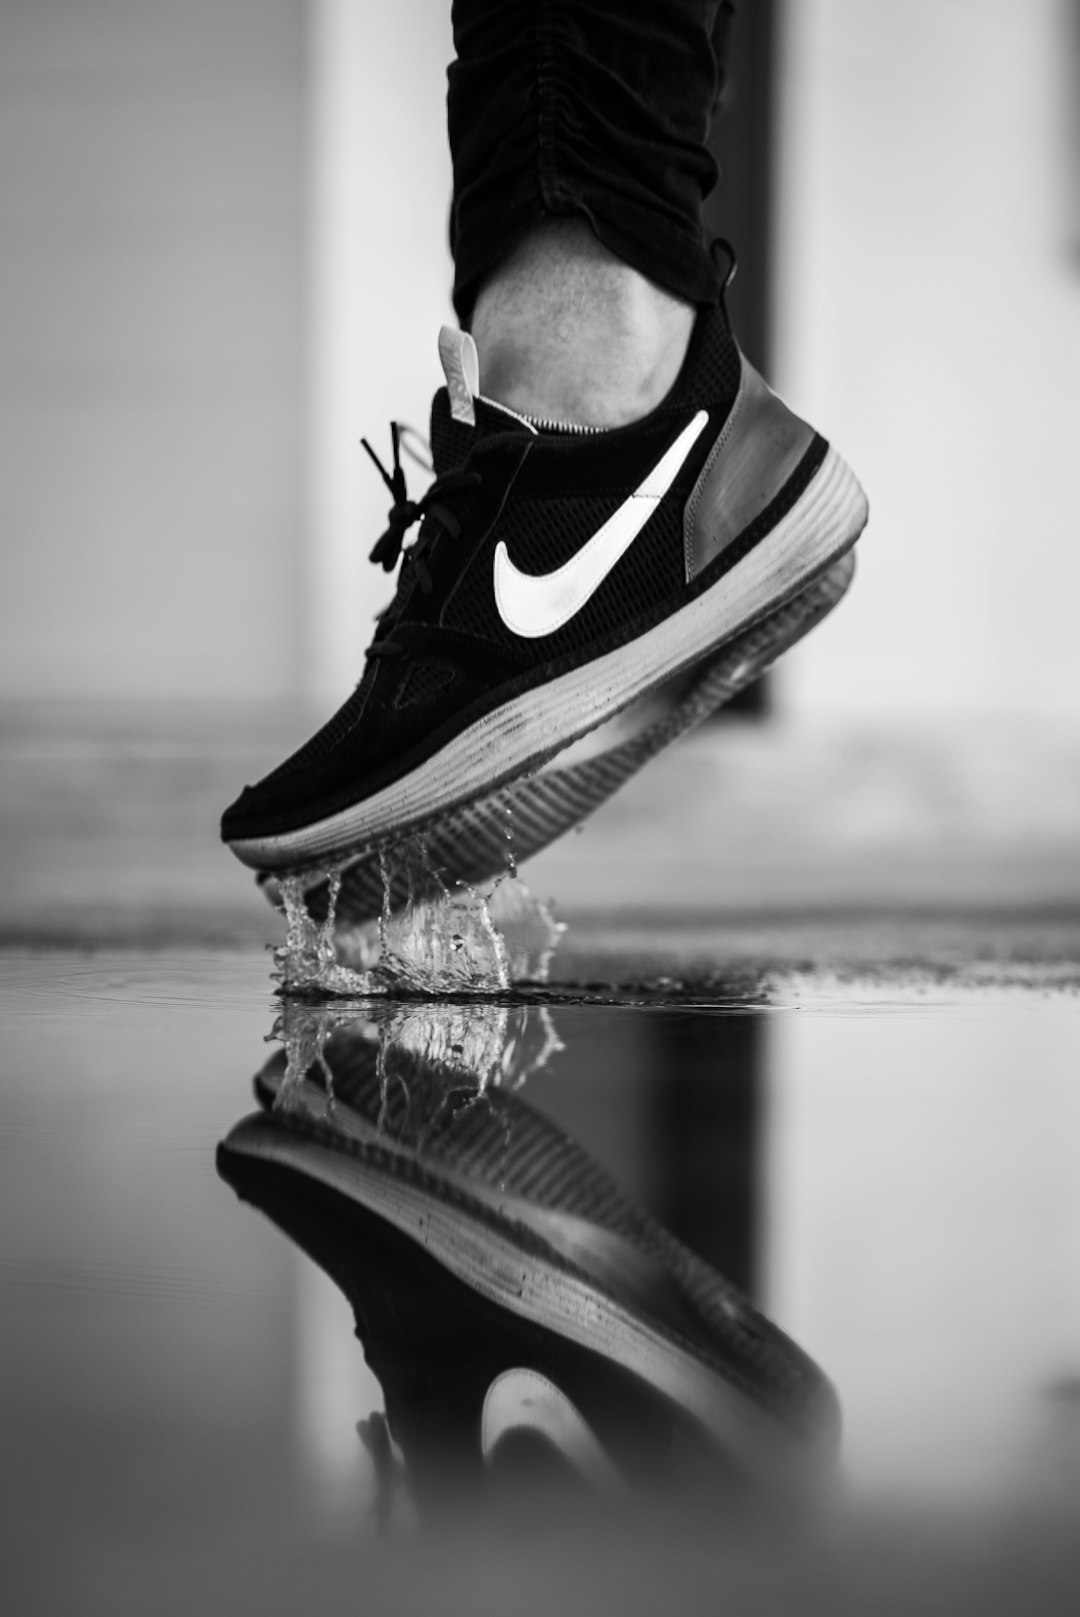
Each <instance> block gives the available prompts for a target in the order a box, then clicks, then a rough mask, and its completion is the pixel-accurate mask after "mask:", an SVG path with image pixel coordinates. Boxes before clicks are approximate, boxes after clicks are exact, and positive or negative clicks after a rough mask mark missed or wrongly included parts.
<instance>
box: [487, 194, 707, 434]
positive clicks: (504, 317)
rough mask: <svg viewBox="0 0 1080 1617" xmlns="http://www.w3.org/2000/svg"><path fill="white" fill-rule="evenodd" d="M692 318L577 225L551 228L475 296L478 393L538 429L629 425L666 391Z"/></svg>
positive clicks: (522, 247)
mask: <svg viewBox="0 0 1080 1617" xmlns="http://www.w3.org/2000/svg"><path fill="white" fill-rule="evenodd" d="M695 314H696V310H695V308H694V305H693V304H690V303H684V302H682V300H681V299H679V298H677V297H675V296H673V295H672V294H671V293H670V292H665V291H664V290H663V289H662V288H661V287H659V286H657V285H655V283H654V282H652V281H649V280H647V279H646V278H645V276H644V275H641V274H640V273H639V272H638V271H637V270H635V269H632V268H631V267H630V265H629V264H625V263H623V261H622V259H620V258H616V256H615V254H614V253H611V252H609V251H608V249H607V248H606V247H604V246H602V245H601V244H600V242H599V241H597V239H596V237H595V236H594V235H593V234H592V231H591V230H590V229H589V227H588V225H587V224H586V223H585V222H584V221H583V220H582V221H578V220H576V219H552V220H548V221H547V222H546V223H545V224H543V225H540V226H538V228H537V229H536V230H534V231H533V232H532V233H531V234H530V235H528V236H527V237H526V238H525V239H524V241H522V242H520V243H519V245H518V246H517V248H516V249H515V250H514V252H513V253H512V254H511V256H510V257H509V258H508V259H507V260H506V261H505V262H504V263H502V264H500V265H499V266H498V268H497V269H496V270H495V271H494V272H493V273H492V275H491V277H490V278H489V279H488V280H487V281H486V282H485V283H484V286H483V287H482V288H481V291H480V294H479V296H478V297H477V300H476V307H475V309H474V311H473V317H472V334H473V338H474V340H475V342H476V347H477V351H478V353H479V356H480V387H481V390H482V391H483V393H485V394H486V395H487V397H488V398H491V399H497V400H498V401H499V403H500V404H506V405H509V406H510V408H511V409H513V410H518V411H520V412H521V413H522V414H523V415H530V416H534V417H536V418H538V419H540V420H544V421H565V422H568V423H574V424H575V425H578V426H585V427H621V426H625V425H626V424H627V423H628V422H631V421H637V420H639V419H640V418H641V417H642V416H644V415H647V414H648V412H649V411H650V410H652V409H654V408H655V407H656V405H658V404H659V403H660V402H661V400H662V399H663V398H664V397H665V395H666V394H667V393H668V392H669V391H670V389H671V387H672V385H673V384H674V382H675V378H676V377H677V376H678V373H679V370H680V368H681V366H682V362H683V360H684V359H685V357H686V349H687V345H688V344H689V341H690V333H691V331H692V330H693V325H694V319H695Z"/></svg>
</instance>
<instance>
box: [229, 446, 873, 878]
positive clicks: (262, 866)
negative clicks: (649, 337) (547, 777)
mask: <svg viewBox="0 0 1080 1617" xmlns="http://www.w3.org/2000/svg"><path fill="white" fill-rule="evenodd" d="M866 514H867V505H866V496H865V495H864V494H863V491H862V489H861V488H860V487H859V483H858V480H857V479H856V477H855V474H854V473H853V472H852V470H851V468H850V467H849V466H848V465H847V463H846V462H845V461H844V460H843V459H842V458H841V456H840V455H838V454H837V452H836V450H835V449H832V448H830V449H829V450H828V451H827V453H826V455H825V459H824V460H823V461H822V464H821V466H820V468H819V469H818V471H817V473H816V475H815V476H814V478H813V480H812V481H811V483H810V485H809V487H808V488H807V489H806V490H805V492H804V493H803V494H802V495H801V496H800V498H799V499H798V500H797V501H796V503H795V505H794V506H793V507H792V508H791V510H790V511H789V512H788V513H787V515H786V516H784V517H782V518H781V520H780V521H779V522H778V523H777V525H776V527H775V528H774V529H773V530H772V532H771V533H769V534H767V535H766V537H765V538H764V539H762V541H761V542H760V544H758V545H755V547H754V549H753V550H751V551H750V552H749V554H748V555H746V556H744V557H743V559H742V561H740V562H739V563H737V565H736V566H735V567H733V568H732V569H731V571H730V572H729V573H725V574H724V576H723V577H722V578H720V579H719V580H718V581H717V582H716V583H715V584H714V585H713V586H712V588H711V589H709V590H707V591H706V592H705V593H704V594H703V595H699V596H698V597H697V599H696V600H693V601H691V602H690V603H689V604H688V605H687V606H684V607H682V608H681V609H680V610H679V611H678V612H673V613H672V614H671V616H670V617H668V618H665V619H664V621H663V622H662V623H658V624H657V625H656V626H655V628H653V629H650V630H649V631H648V632H647V633H646V634H643V635H640V636H639V637H638V638H637V639H636V640H631V641H629V642H628V643H627V644H626V645H625V646H619V647H618V648H617V649H616V650H615V651H610V652H608V653H607V654H606V655H605V656H603V657H598V658H596V659H595V661H593V662H588V663H583V664H582V665H581V667H579V668H575V669H573V670H572V671H571V672H570V673H568V674H563V675H562V676H561V677H560V678H559V679H554V680H551V681H549V683H547V684H546V685H541V686H538V687H536V688H535V689H533V690H530V691H526V692H525V694H524V695H522V696H519V697H515V698H514V700H513V701H512V702H507V703H505V704H504V706H502V707H499V708H496V709H495V710H494V711H493V712H491V713H488V714H486V715H485V717H484V718H482V719H478V720H477V722H476V723H475V724H473V725H470V727H469V728H468V729H467V730H463V731H462V732H461V734H460V735H457V736H455V737H454V738H453V740H452V741H448V742H447V744H446V746H445V747H443V748H442V749H441V750H440V751H439V752H437V753H434V754H433V755H432V756H431V757H430V758H428V759H426V760H425V761H424V762H423V763H422V764H419V765H418V766H417V768H416V769H414V770H412V771H411V773H410V774H408V775H406V776H404V777H403V778H402V779H401V780H397V781H394V782H393V783H392V784H391V785H389V786H386V787H384V788H383V789H382V791H380V792H376V793H374V794H373V795H372V796H371V797H368V798H365V799H364V800H363V802H360V803H355V804H353V805H352V806H351V807H349V808H345V809H341V810H339V812H338V813H336V814H332V815H330V816H328V818H326V819H325V820H319V821H317V822H316V823H315V824H313V825H306V826H303V827H301V828H300V829H299V830H296V831H284V832H281V833H280V834H278V835H276V836H267V837H245V838H241V839H240V840H238V841H235V842H230V844H229V846H230V848H231V849H232V851H233V853H235V854H236V856H237V858H238V859H240V860H242V861H243V863H244V864H246V865H250V866H252V868H253V869H256V870H281V869H288V868H289V867H290V866H294V865H299V864H303V863H305V862H307V861H310V860H313V859H318V858H321V857H325V856H327V855H333V854H340V853H344V852H346V851H347V850H351V849H354V848H358V847H362V846H364V845H365V844H370V843H372V842H376V841H378V840H379V839H380V838H381V837H385V836H386V835H388V834H389V833H391V832H393V833H400V832H402V831H404V830H406V829H407V828H408V827H410V826H413V825H418V824H420V823H422V822H423V821H425V820H428V819H430V818H431V817H432V816H433V815H435V814H438V813H439V812H441V811H445V810H446V809H447V808H449V807H451V806H456V805H458V804H460V803H464V802H467V801H468V800H469V799H470V798H472V797H475V796H477V795H478V794H480V793H481V792H489V791H491V790H493V789H494V788H495V787H496V786H498V785H500V784H501V783H502V782H504V781H506V780H511V779H513V778H514V777H515V776H517V775H519V774H521V773H523V772H524V771H525V770H526V769H528V768H529V766H530V765H532V764H533V763H535V762H536V760H537V759H539V758H543V757H545V756H547V755H549V754H550V753H551V752H552V751H554V750H556V749H558V748H560V747H563V746H566V745H567V744H568V743H569V742H571V741H574V740H576V738H577V737H578V736H581V735H585V734H586V733H587V732H588V731H589V730H592V729H593V728H594V727H595V726H596V725H598V724H603V723H604V722H605V720H607V719H610V718H611V717H612V716H613V715H614V714H616V713H618V712H619V711H620V710H621V709H622V708H624V707H625V706H626V705H627V704H628V703H629V702H632V701H634V700H635V699H636V698H637V697H639V696H641V695H643V694H644V693H645V692H646V691H649V690H652V689H653V687H654V686H656V685H658V684H659V683H661V681H663V680H665V679H668V678H670V677H671V675H673V674H676V673H678V672H679V670H680V669H682V668H685V667H686V666H688V665H689V664H691V663H694V662H697V661H698V660H699V659H700V658H701V657H703V656H705V655H707V654H708V653H709V652H710V651H713V650H715V649H716V648H718V647H719V646H721V645H723V644H724V642H725V641H727V640H729V639H731V637H732V636H733V635H735V634H738V633H739V631H740V630H742V629H744V628H745V627H746V626H747V625H748V624H749V623H751V622H753V620H754V619H755V618H757V617H759V616H761V614H762V613H763V612H766V611H769V610H771V609H772V608H773V607H775V606H776V605H778V604H779V603H780V602H781V601H783V600H785V599H786V598H787V597H788V596H790V595H793V594H795V593H796V592H797V591H798V590H800V589H801V588H803V587H804V586H805V584H806V583H808V582H809V580H810V579H811V578H813V577H814V576H815V575H816V574H817V573H819V572H820V571H821V570H822V569H823V568H824V567H827V566H828V565H829V563H830V562H832V561H834V560H835V559H836V558H837V557H838V556H840V555H842V554H843V553H844V551H846V550H848V549H850V547H851V546H852V545H853V544H854V543H855V540H856V539H857V538H858V536H859V534H860V533H861V532H862V529H863V527H864V525H865V523H866ZM495 759H498V767H497V768H495V767H493V760H495Z"/></svg>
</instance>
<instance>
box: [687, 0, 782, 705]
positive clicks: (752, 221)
mask: <svg viewBox="0 0 1080 1617" xmlns="http://www.w3.org/2000/svg"><path fill="white" fill-rule="evenodd" d="M777 9H778V6H777V0H739V4H738V6H737V10H736V13H735V17H734V21H733V24H732V32H731V41H730V49H729V54H728V76H727V84H726V87H725V90H724V96H723V100H722V101H721V104H720V111H719V112H718V114H717V116H716V118H715V119H714V121H713V131H712V148H713V151H714V153H715V155H716V158H717V161H718V162H719V164H720V184H719V185H718V186H717V188H716V190H715V191H714V192H713V194H712V196H711V197H709V199H708V201H707V203H706V205H705V217H706V223H707V226H708V229H709V232H710V234H711V235H713V236H725V237H726V238H727V240H728V241H730V242H731V243H732V245H733V246H734V248H735V251H736V254H737V257H738V271H737V273H736V276H735V279H734V281H733V282H732V285H731V287H730V288H729V291H728V297H727V304H728V310H729V312H730V314H731V319H732V324H733V325H734V328H735V333H736V335H737V336H738V339H739V342H740V343H741V345H742V349H743V352H744V353H745V354H746V357H747V359H749V361H750V363H751V364H752V365H754V366H756V367H757V369H758V370H759V371H761V372H762V373H763V375H765V376H766V377H767V376H768V375H769V368H770V365H771V362H772V333H771V327H770V307H771V304H770V300H771V293H772V284H771V275H772V241H771V222H772V205H773V156H774V146H775V141H774V121H775V117H774V115H775V101H776V60H777V53H776V21H777ZM768 706H769V702H768V684H767V678H766V679H760V680H757V681H756V682H755V683H754V684H753V685H751V686H750V687H749V688H748V689H747V690H745V691H743V692H742V693H741V694H740V695H739V696H737V697H736V698H735V700H734V701H733V702H730V703H729V704H728V706H727V707H725V708H721V709H720V713H719V715H718V717H722V716H723V715H724V714H727V713H742V714H757V715H764V714H765V713H767V712H768Z"/></svg>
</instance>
